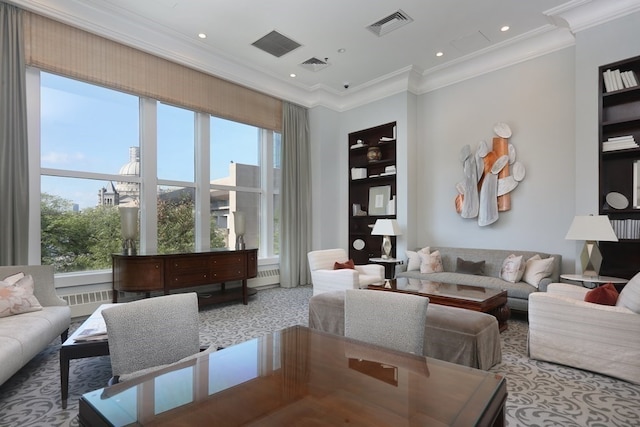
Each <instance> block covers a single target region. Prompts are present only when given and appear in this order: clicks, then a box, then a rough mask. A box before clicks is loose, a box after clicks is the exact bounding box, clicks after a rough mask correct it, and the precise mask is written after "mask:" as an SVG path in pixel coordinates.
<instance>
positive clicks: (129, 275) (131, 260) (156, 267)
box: [113, 257, 164, 292]
mask: <svg viewBox="0 0 640 427" xmlns="http://www.w3.org/2000/svg"><path fill="white" fill-rule="evenodd" d="M163 277H164V262H163V259H162V258H146V257H145V258H137V257H127V258H124V259H122V258H120V259H116V258H114V260H113V290H114V291H124V292H151V291H160V290H162V289H163V283H164V280H163Z"/></svg>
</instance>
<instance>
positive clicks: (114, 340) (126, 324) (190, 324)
mask: <svg viewBox="0 0 640 427" xmlns="http://www.w3.org/2000/svg"><path fill="white" fill-rule="evenodd" d="M102 316H103V317H104V321H105V324H106V326H107V336H108V340H109V354H110V357H111V370H112V375H113V378H112V379H111V381H110V383H112V384H113V383H117V382H124V381H129V380H131V379H134V378H137V377H139V376H141V375H143V374H146V373H149V372H151V371H154V370H156V369H161V368H164V367H166V366H167V365H170V364H173V363H176V362H180V361H184V359H185V358H189V357H196V356H197V355H198V354H200V336H199V332H198V325H199V317H198V297H197V295H196V293H195V292H191V293H182V294H173V295H165V296H159V297H154V298H147V299H143V300H138V301H133V302H129V303H124V304H118V305H115V306H113V307H109V308H106V309H104V310H103V311H102Z"/></svg>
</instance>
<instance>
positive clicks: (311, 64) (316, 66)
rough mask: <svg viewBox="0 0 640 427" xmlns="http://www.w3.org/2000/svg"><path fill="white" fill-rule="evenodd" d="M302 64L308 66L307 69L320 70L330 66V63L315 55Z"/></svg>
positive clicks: (303, 66)
mask: <svg viewBox="0 0 640 427" xmlns="http://www.w3.org/2000/svg"><path fill="white" fill-rule="evenodd" d="M300 66H301V67H302V68H306V69H307V70H311V71H320V70H322V69H323V68H327V67H328V66H329V63H327V62H325V61H323V60H321V59H318V58H315V57H314V58H309V59H307V60H306V61H304V62H303V63H302V64H300Z"/></svg>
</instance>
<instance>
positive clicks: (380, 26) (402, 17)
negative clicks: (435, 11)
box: [367, 10, 413, 37]
mask: <svg viewBox="0 0 640 427" xmlns="http://www.w3.org/2000/svg"><path fill="white" fill-rule="evenodd" d="M411 22H413V18H411V17H410V16H409V15H407V14H406V13H404V12H403V11H402V10H398V11H397V12H395V13H392V14H391V15H389V16H387V17H386V18H382V19H381V20H379V21H378V22H374V23H373V24H371V25H369V26H368V27H367V29H368V30H369V31H371V32H372V33H373V34H375V35H376V36H378V37H382V36H384V35H385V34H388V33H390V32H391V31H393V30H397V29H398V28H400V27H403V26H405V25H407V24H409V23H411Z"/></svg>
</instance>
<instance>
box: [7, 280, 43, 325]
mask: <svg viewBox="0 0 640 427" xmlns="http://www.w3.org/2000/svg"><path fill="white" fill-rule="evenodd" d="M33 287H34V285H33V277H31V275H26V276H24V277H22V278H21V279H19V280H18V281H17V282H16V283H14V284H9V282H4V281H0V317H8V316H12V315H14V314H21V313H28V312H30V311H39V310H42V306H41V305H40V302H38V300H37V299H36V297H35V296H34V295H33Z"/></svg>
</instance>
